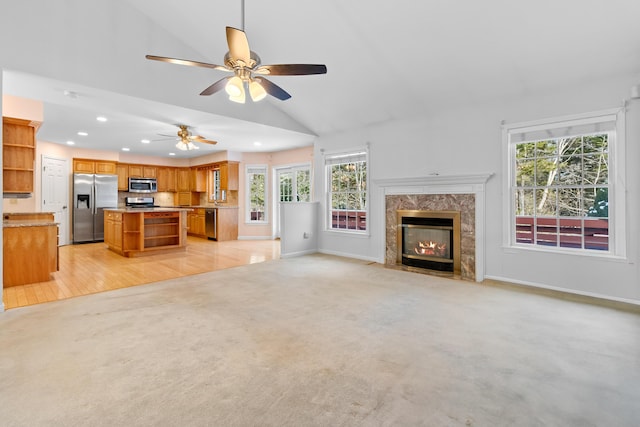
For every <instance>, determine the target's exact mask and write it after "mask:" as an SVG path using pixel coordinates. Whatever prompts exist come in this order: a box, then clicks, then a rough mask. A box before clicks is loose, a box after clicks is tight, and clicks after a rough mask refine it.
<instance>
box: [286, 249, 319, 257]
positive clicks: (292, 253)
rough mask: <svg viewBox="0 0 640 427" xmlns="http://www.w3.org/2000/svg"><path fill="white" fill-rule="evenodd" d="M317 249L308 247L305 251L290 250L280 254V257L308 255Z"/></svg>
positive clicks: (315, 252) (314, 252)
mask: <svg viewBox="0 0 640 427" xmlns="http://www.w3.org/2000/svg"><path fill="white" fill-rule="evenodd" d="M317 253H318V251H317V250H316V249H309V250H306V251H299V252H291V253H289V254H282V253H281V254H280V258H294V257H298V256H302V255H310V254H317Z"/></svg>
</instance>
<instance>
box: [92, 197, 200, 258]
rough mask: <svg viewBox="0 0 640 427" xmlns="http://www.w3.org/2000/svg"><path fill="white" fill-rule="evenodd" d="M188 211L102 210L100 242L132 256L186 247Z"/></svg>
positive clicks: (159, 209)
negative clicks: (102, 234)
mask: <svg viewBox="0 0 640 427" xmlns="http://www.w3.org/2000/svg"><path fill="white" fill-rule="evenodd" d="M190 210H191V209H189V208H126V209H105V210H104V242H105V243H106V244H107V246H108V247H109V249H110V250H112V251H114V252H116V253H118V254H120V255H122V256H125V257H133V256H140V255H149V254H153V253H158V251H175V250H184V249H185V248H186V246H187V212H188V211H190Z"/></svg>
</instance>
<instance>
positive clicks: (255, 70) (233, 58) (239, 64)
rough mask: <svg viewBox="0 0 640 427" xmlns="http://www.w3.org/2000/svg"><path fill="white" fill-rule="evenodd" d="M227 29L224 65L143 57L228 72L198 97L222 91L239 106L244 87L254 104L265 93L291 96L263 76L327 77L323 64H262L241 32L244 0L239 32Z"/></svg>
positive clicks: (282, 99)
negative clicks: (315, 75)
mask: <svg viewBox="0 0 640 427" xmlns="http://www.w3.org/2000/svg"><path fill="white" fill-rule="evenodd" d="M226 28H227V45H228V46H229V51H228V52H227V53H226V55H225V56H224V65H216V64H209V63H206V62H198V61H191V60H188V59H177V58H168V57H166V56H156V55H146V58H147V59H151V60H154V61H162V62H169V63H172V64H179V65H188V66H193V67H204V68H212V69H214V70H221V71H226V72H231V73H233V76H230V77H224V78H222V79H220V80H218V81H217V82H215V83H214V84H212V85H211V86H209V87H208V88H206V89H205V90H203V91H202V92H201V93H200V95H211V94H214V93H216V92H218V91H220V90H222V89H223V88H224V89H225V90H226V92H227V94H228V95H229V99H230V100H231V101H234V102H238V103H242V104H243V103H244V102H245V99H246V90H245V88H248V91H249V94H250V96H251V99H252V100H253V101H254V102H257V101H260V100H261V99H263V98H264V97H265V96H266V95H267V94H269V95H271V96H274V97H276V98H278V99H280V100H281V101H285V100H287V99H289V98H291V95H289V94H288V93H287V92H286V91H285V90H284V89H282V88H281V87H280V86H278V85H276V84H275V83H273V82H271V81H270V80H267V79H266V78H264V77H262V76H265V75H270V76H302V75H310V74H326V72H327V67H326V65H321V64H279V65H261V62H260V57H259V56H258V54H257V53H255V52H254V51H252V50H251V49H250V48H249V41H248V40H247V36H246V34H245V32H244V0H242V29H241V30H240V29H237V28H233V27H226Z"/></svg>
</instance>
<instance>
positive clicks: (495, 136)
mask: <svg viewBox="0 0 640 427" xmlns="http://www.w3.org/2000/svg"><path fill="white" fill-rule="evenodd" d="M635 79H636V78H635V76H625V77H621V78H617V79H611V80H605V81H598V82H591V83H589V84H582V85H579V86H578V85H576V86H575V87H571V88H562V89H561V88H558V89H557V90H555V91H553V92H549V93H541V94H523V96H522V97H521V98H518V99H514V100H512V101H511V102H507V103H500V104H486V105H478V106H475V107H466V106H460V108H457V109H455V110H450V111H442V112H440V113H439V114H438V115H436V116H430V117H413V118H407V119H403V120H393V121H390V122H386V123H381V124H378V125H375V126H371V127H368V128H361V129H356V130H353V131H350V132H348V133H342V134H336V135H331V136H324V137H321V138H319V139H318V140H317V142H316V146H315V169H316V171H317V173H316V179H315V194H316V200H319V201H320V203H321V206H322V207H321V212H322V213H324V211H325V204H326V203H325V197H324V194H325V188H324V183H325V178H324V172H323V171H324V168H323V165H322V161H323V160H322V155H321V153H320V150H321V149H325V150H327V151H331V150H337V149H342V150H345V149H347V148H348V147H361V146H362V145H363V144H365V143H367V142H368V143H369V144H370V159H369V175H370V176H369V178H370V180H371V182H372V184H373V182H374V181H375V180H379V179H385V178H409V177H423V176H428V175H430V174H433V173H439V174H440V175H447V174H474V173H494V176H493V177H492V178H491V179H490V180H489V181H488V183H487V187H486V202H487V208H486V210H487V212H486V270H485V271H486V277H493V278H497V279H503V280H509V281H512V282H516V283H522V284H532V285H536V286H543V287H550V288H558V289H563V290H568V291H571V292H575V293H581V294H590V295H597V296H605V297H607V298H611V299H619V300H630V301H634V302H638V303H640V274H639V269H638V261H639V258H638V252H639V251H638V235H639V221H637V220H636V218H637V212H638V210H639V209H640V200H639V199H640V196H639V195H640V189H639V182H640V173H639V169H640V168H638V167H637V165H638V164H639V163H640V148H639V147H638V140H639V139H640V106H638V105H636V104H638V103H640V101H631V102H630V103H629V111H628V113H627V120H626V121H627V132H628V135H627V141H626V150H627V171H626V173H627V176H626V183H627V245H628V248H627V259H626V260H622V261H621V260H607V259H603V258H596V257H588V256H578V255H558V254H550V253H541V252H536V253H530V252H531V251H518V252H516V251H513V250H509V249H505V248H503V247H502V241H503V240H502V232H503V221H505V220H506V218H504V215H503V199H502V198H503V195H502V188H503V179H504V176H503V175H504V174H503V170H502V155H503V152H502V136H501V122H502V121H503V120H504V121H506V122H507V123H509V122H521V121H529V120H535V119H542V118H547V117H556V116H562V115H570V114H577V113H583V112H591V111H597V110H602V109H608V108H616V107H620V106H622V104H623V101H624V100H625V99H628V98H629V95H630V89H631V87H632V86H633V85H635V84H637V83H639V82H637V81H635ZM371 189H372V191H371V192H370V207H369V208H370V212H371V213H370V223H369V227H370V233H371V235H370V236H369V237H362V236H353V235H345V234H338V233H336V232H330V231H325V230H324V222H325V218H324V217H323V216H322V215H321V217H320V218H319V223H320V224H321V228H320V230H319V250H320V251H322V252H326V253H335V254H340V255H346V256H352V257H355V258H361V259H369V260H375V261H378V262H384V261H383V260H384V245H385V243H384V235H381V233H380V232H379V230H381V229H384V227H383V226H382V224H381V221H384V218H377V217H376V216H374V215H375V212H380V211H381V209H380V204H384V200H377V199H376V191H375V186H372V188H371Z"/></svg>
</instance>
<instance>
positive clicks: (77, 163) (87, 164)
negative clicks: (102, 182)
mask: <svg viewBox="0 0 640 427" xmlns="http://www.w3.org/2000/svg"><path fill="white" fill-rule="evenodd" d="M73 173H97V174H101V175H115V174H116V173H117V172H116V162H112V161H109V160H91V159H73Z"/></svg>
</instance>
